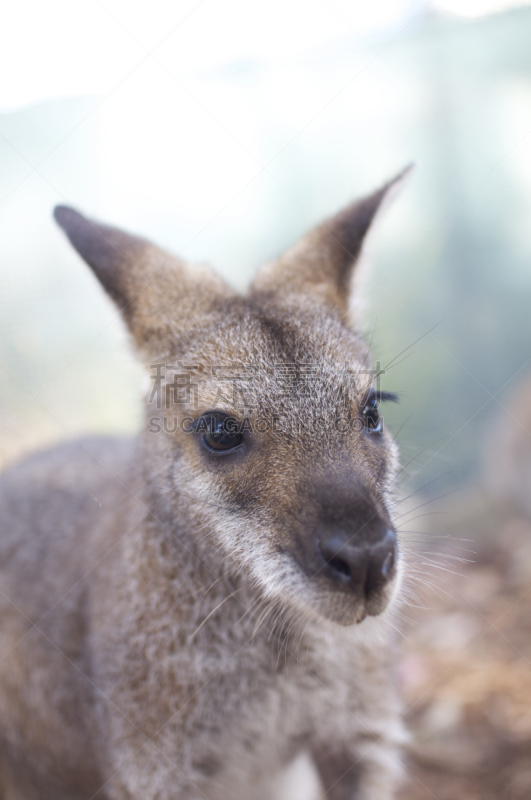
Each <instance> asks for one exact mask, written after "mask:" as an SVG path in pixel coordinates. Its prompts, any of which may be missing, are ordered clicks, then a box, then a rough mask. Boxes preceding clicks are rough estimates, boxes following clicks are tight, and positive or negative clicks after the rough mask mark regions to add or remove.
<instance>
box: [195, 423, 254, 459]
mask: <svg viewBox="0 0 531 800" xmlns="http://www.w3.org/2000/svg"><path fill="white" fill-rule="evenodd" d="M193 429H194V430H195V432H196V433H198V434H200V435H201V440H202V442H203V444H204V446H205V447H206V449H207V450H210V451H211V452H215V453H228V452H230V451H231V450H235V449H236V448H237V447H239V446H240V445H241V443H242V442H243V434H242V433H240V430H239V425H238V422H237V420H235V419H234V418H233V417H227V416H224V415H223V416H221V415H217V414H204V415H203V416H202V417H200V418H199V420H198V421H197V423H196V424H195V425H194V426H193Z"/></svg>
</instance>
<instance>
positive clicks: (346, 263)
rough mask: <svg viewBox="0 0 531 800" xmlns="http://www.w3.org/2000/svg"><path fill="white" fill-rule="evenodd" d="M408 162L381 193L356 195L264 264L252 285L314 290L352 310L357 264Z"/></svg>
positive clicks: (307, 292) (275, 289)
mask: <svg viewBox="0 0 531 800" xmlns="http://www.w3.org/2000/svg"><path fill="white" fill-rule="evenodd" d="M411 169H412V166H408V167H406V169H404V170H403V171H402V172H400V173H399V175H397V176H396V177H395V178H393V179H392V180H391V181H389V182H388V183H386V184H385V185H384V186H382V188H381V189H378V190H377V191H376V192H373V193H372V194H370V195H368V196H367V197H363V198H362V199H360V200H356V201H355V202H353V203H351V205H349V206H347V208H345V209H343V210H342V211H340V212H339V213H338V214H336V215H335V216H333V217H330V219H327V220H326V221H325V222H323V223H321V224H320V225H318V226H317V227H316V228H314V229H313V230H311V231H310V232H309V233H307V234H306V235H305V236H304V237H303V238H302V239H300V240H299V242H297V244H295V245H294V246H293V247H291V248H290V249H289V250H287V251H286V252H285V253H284V254H283V255H282V256H280V258H278V259H277V260H276V261H273V262H271V263H270V264H266V265H264V267H262V269H261V270H260V272H259V273H258V275H257V277H256V279H255V281H254V283H253V285H252V289H253V291H256V292H267V293H277V294H279V295H281V296H282V297H286V296H287V295H290V294H292V293H293V294H296V295H301V294H302V295H311V296H314V297H315V298H320V299H322V300H324V301H326V302H328V303H332V304H334V306H336V307H337V308H338V309H339V310H340V312H341V313H342V314H343V315H345V316H346V315H347V313H348V308H349V295H350V292H351V287H352V277H353V273H354V267H355V266H356V264H357V263H358V262H359V259H360V255H361V253H362V250H363V245H364V242H365V240H366V238H367V234H368V232H369V230H370V229H371V227H372V226H373V224H374V222H375V220H376V217H377V216H378V215H379V212H380V211H381V210H382V208H383V206H384V205H386V204H387V201H388V200H389V199H390V198H391V197H392V196H393V195H394V194H395V193H396V191H397V190H398V189H399V187H400V186H401V185H402V184H403V183H404V182H405V179H406V177H407V176H408V175H409V173H410V172H411Z"/></svg>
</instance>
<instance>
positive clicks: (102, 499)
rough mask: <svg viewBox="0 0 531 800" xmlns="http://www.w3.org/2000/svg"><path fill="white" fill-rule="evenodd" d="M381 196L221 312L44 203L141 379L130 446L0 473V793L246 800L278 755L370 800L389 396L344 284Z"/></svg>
mask: <svg viewBox="0 0 531 800" xmlns="http://www.w3.org/2000/svg"><path fill="white" fill-rule="evenodd" d="M400 177H401V176H399V178H400ZM398 183H399V179H395V180H394V181H391V182H390V183H388V184H387V185H386V186H384V187H383V188H382V189H380V190H379V191H376V192H375V193H373V194H371V195H370V196H368V197H365V198H364V199H362V200H359V201H357V202H355V203H353V204H352V205H351V206H349V207H348V208H346V210H344V211H342V212H341V213H339V214H338V215H337V216H335V217H332V218H331V219H329V220H328V221H327V222H325V223H324V224H322V225H321V226H319V227H317V228H315V229H314V230H313V231H311V232H310V233H309V234H307V235H306V236H305V237H304V238H302V240H301V241H300V242H299V243H298V244H296V245H295V246H294V247H293V248H292V249H289V250H288V251H287V252H286V253H285V254H284V255H282V256H281V257H279V258H278V260H276V261H274V262H272V263H269V264H266V265H265V266H264V267H263V268H262V269H261V270H260V271H259V272H258V275H257V277H256V279H255V280H254V282H253V283H252V285H251V287H250V289H249V291H248V292H247V293H246V294H245V295H241V294H238V293H236V292H235V291H233V290H232V289H231V288H230V287H229V286H228V285H226V284H225V283H224V281H223V280H221V278H219V277H217V276H216V275H215V274H214V273H213V272H211V271H210V270H209V269H207V268H206V267H203V266H191V265H189V264H187V263H184V262H183V261H182V260H180V259H179V258H176V257H173V256H171V255H168V254H167V253H165V252H164V251H162V250H160V249H158V248H157V247H155V246H154V245H153V244H151V243H149V242H148V241H146V240H144V239H141V238H138V237H136V236H131V235H129V234H128V233H124V232H122V231H120V230H117V229H115V228H112V227H108V226H106V225H102V224H100V223H96V222H92V221H90V220H88V219H85V218H84V217H83V216H82V215H81V214H79V213H78V212H77V211H74V210H73V209H71V208H67V207H64V206H59V207H57V208H56V210H55V218H56V220H57V222H58V223H59V225H60V226H61V228H63V230H64V231H65V232H66V235H67V236H68V238H69V240H70V242H71V243H72V245H73V246H74V248H75V249H76V250H77V251H78V253H79V254H80V255H81V256H82V257H83V258H84V260H85V261H86V262H87V263H88V264H89V265H90V267H91V268H92V269H93V270H94V272H95V274H96V276H97V277H98V278H99V280H100V281H101V283H102V284H103V286H104V288H105V289H106V290H107V292H108V293H109V294H110V296H111V297H112V298H113V299H114V301H115V302H116V303H117V305H118V306H119V308H120V309H121V311H122V314H123V318H124V320H125V322H126V324H127V326H128V328H129V330H130V332H131V334H132V339H133V341H134V344H135V346H136V348H137V350H138V352H139V354H140V355H141V357H142V359H143V360H144V362H145V364H146V366H149V367H150V369H151V374H152V377H153V383H152V386H151V390H150V393H149V396H148V397H147V414H146V424H145V429H144V430H143V432H142V433H141V434H140V436H139V437H138V439H136V440H132V441H129V440H125V439H123V440H121V439H114V440H113V439H110V438H109V439H106V438H103V437H102V438H89V439H86V440H82V441H79V442H78V443H76V444H74V445H70V444H68V445H62V446H58V447H56V448H55V449H52V450H50V451H48V452H43V453H40V454H38V455H36V456H34V457H32V458H29V459H27V460H25V461H22V462H21V463H19V464H18V465H15V466H14V467H12V468H11V469H9V470H8V471H7V472H6V473H5V474H4V476H3V477H2V479H1V481H0V508H1V517H0V518H1V521H2V527H1V535H0V798H1V800H89V798H90V799H92V798H100V800H103V798H106V799H107V800H255V798H262V797H264V796H266V794H267V791H268V787H269V786H271V785H272V781H274V779H275V778H276V776H277V775H278V774H280V773H281V771H282V770H283V769H285V768H286V767H287V765H289V764H290V763H291V762H293V760H294V759H296V758H297V757H301V756H300V754H301V753H305V754H307V755H308V757H309V758H311V760H312V762H313V764H314V765H315V768H316V770H317V773H318V775H319V778H320V781H321V783H322V791H323V792H324V796H326V797H327V798H329V800H354V798H357V800H389V798H391V797H393V796H394V786H395V784H396V781H397V778H398V777H399V775H400V772H401V767H400V755H399V750H400V743H401V741H402V739H403V735H404V734H403V730H402V724H401V720H400V701H399V698H398V696H397V688H396V678H395V672H396V666H397V652H396V644H395V628H396V626H395V622H394V620H395V616H394V615H395V611H394V606H395V603H394V601H395V598H396V597H397V595H398V594H399V589H400V584H401V578H402V573H403V555H402V552H401V549H400V548H399V545H398V542H397V533H396V530H395V527H394V525H393V521H392V508H393V502H394V501H393V495H392V488H393V479H394V476H395V474H396V470H397V463H398V456H397V448H396V445H395V444H394V442H393V439H392V437H391V435H390V434H389V432H388V431H387V430H386V429H385V427H384V425H383V421H382V419H381V417H380V414H379V405H380V402H381V401H383V400H385V399H390V400H392V399H395V398H394V396H393V395H391V394H388V393H385V392H383V391H380V389H379V388H378V387H379V383H378V381H377V380H375V378H374V370H371V369H369V364H368V359H369V349H368V346H367V344H366V343H365V342H364V340H363V337H362V336H361V334H360V333H359V327H360V322H359V319H358V317H357V314H356V310H355V307H356V303H357V298H356V294H355V293H354V294H353V289H352V287H353V286H354V284H355V283H356V274H355V273H356V270H355V269H354V268H355V267H356V264H357V263H358V262H359V261H360V255H361V252H362V246H363V244H364V240H365V238H366V235H367V233H368V231H369V229H370V228H371V226H372V223H373V221H374V219H375V218H376V215H377V212H378V211H379V209H380V208H381V206H382V204H383V201H384V200H385V199H386V198H387V197H388V196H389V194H390V192H391V190H392V189H394V188H395V187H396V186H397V185H398Z"/></svg>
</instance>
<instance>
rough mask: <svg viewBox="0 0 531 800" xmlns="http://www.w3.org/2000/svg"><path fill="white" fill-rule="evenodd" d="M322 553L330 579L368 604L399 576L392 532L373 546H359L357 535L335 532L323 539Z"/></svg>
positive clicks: (386, 533)
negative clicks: (356, 594)
mask: <svg viewBox="0 0 531 800" xmlns="http://www.w3.org/2000/svg"><path fill="white" fill-rule="evenodd" d="M319 550H320V553H321V557H322V558H323V559H324V562H325V569H326V572H327V574H328V575H329V577H331V578H333V579H334V580H336V581H339V582H341V583H343V584H344V585H345V586H347V585H348V586H349V588H351V589H352V590H353V591H355V592H356V593H359V594H360V595H362V596H363V595H364V596H365V599H367V600H369V599H370V598H371V596H372V595H373V594H374V593H375V592H376V591H377V590H378V589H381V588H382V587H383V586H384V585H385V584H386V583H388V581H390V580H391V578H392V577H393V576H394V574H395V562H396V534H395V532H394V531H393V530H392V529H391V528H387V529H386V530H385V532H384V534H383V536H382V538H381V539H380V540H379V541H377V542H371V543H370V544H369V543H360V544H358V543H356V536H355V535H354V536H353V535H352V534H351V533H347V532H344V531H338V530H335V531H333V532H331V533H330V534H329V535H324V536H321V539H320V542H319Z"/></svg>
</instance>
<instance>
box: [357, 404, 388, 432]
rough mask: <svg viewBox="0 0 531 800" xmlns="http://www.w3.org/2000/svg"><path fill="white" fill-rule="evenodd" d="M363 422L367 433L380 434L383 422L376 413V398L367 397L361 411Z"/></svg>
mask: <svg viewBox="0 0 531 800" xmlns="http://www.w3.org/2000/svg"><path fill="white" fill-rule="evenodd" d="M361 415H362V417H363V422H364V425H365V427H366V429H367V430H368V431H369V433H381V432H382V430H383V422H382V418H381V417H380V414H379V412H378V401H377V400H376V397H369V399H368V400H367V402H366V404H365V407H364V409H363V411H362V412H361Z"/></svg>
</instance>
